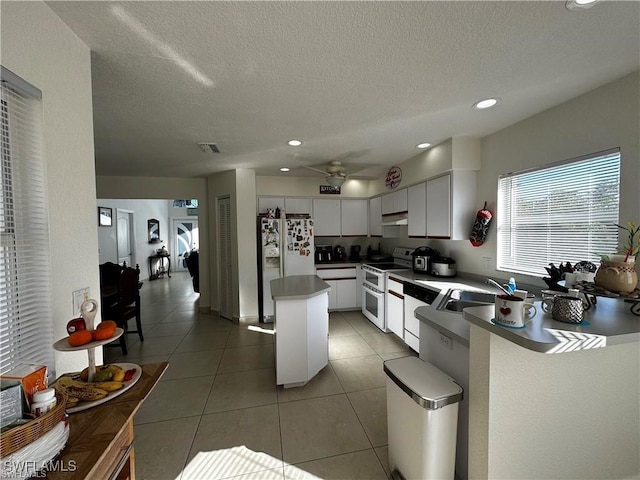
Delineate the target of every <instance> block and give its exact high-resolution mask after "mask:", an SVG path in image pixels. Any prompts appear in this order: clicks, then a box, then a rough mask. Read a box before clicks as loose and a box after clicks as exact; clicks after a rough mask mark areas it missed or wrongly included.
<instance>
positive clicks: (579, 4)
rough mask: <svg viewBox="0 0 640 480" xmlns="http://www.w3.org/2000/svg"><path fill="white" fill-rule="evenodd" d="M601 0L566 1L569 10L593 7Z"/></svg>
mask: <svg viewBox="0 0 640 480" xmlns="http://www.w3.org/2000/svg"><path fill="white" fill-rule="evenodd" d="M598 1H599V0H568V1H567V2H566V3H565V7H566V8H567V10H584V9H586V8H591V7H593V6H594V5H595V4H596V3H597V2H598Z"/></svg>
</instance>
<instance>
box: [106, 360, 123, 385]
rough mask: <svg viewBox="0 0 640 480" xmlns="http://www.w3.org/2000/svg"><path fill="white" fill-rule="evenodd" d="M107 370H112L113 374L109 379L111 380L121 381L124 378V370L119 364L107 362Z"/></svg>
mask: <svg viewBox="0 0 640 480" xmlns="http://www.w3.org/2000/svg"><path fill="white" fill-rule="evenodd" d="M106 368H107V369H108V370H111V371H112V372H113V376H112V377H111V381H113V382H121V381H122V380H123V379H124V374H125V371H124V369H123V368H122V367H121V366H119V365H113V364H109V365H107V366H106Z"/></svg>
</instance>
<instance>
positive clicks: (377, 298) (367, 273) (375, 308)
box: [362, 247, 413, 332]
mask: <svg viewBox="0 0 640 480" xmlns="http://www.w3.org/2000/svg"><path fill="white" fill-rule="evenodd" d="M412 251H413V250H412V249H410V248H406V247H396V248H395V249H394V250H393V263H391V262H388V263H368V264H365V265H363V266H362V314H363V315H364V316H365V317H367V319H369V321H371V323H373V324H374V325H375V326H376V327H378V328H379V329H380V330H382V331H383V332H389V331H390V330H389V328H388V325H387V321H386V310H385V309H386V305H385V304H386V302H385V294H386V290H387V272H397V271H401V270H410V269H411V265H412V263H413V259H412V257H411V253H412Z"/></svg>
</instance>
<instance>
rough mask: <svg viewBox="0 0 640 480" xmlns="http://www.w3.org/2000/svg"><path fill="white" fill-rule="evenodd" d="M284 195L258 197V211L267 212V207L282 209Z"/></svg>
mask: <svg viewBox="0 0 640 480" xmlns="http://www.w3.org/2000/svg"><path fill="white" fill-rule="evenodd" d="M283 206H284V197H258V213H267V208H272V209H273V210H275V209H276V208H280V209H282V207H283Z"/></svg>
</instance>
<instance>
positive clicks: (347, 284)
mask: <svg viewBox="0 0 640 480" xmlns="http://www.w3.org/2000/svg"><path fill="white" fill-rule="evenodd" d="M325 282H327V283H328V284H329V285H331V291H330V292H329V310H347V309H354V308H356V307H357V305H356V301H357V292H356V291H357V288H356V285H357V280H356V279H346V280H325Z"/></svg>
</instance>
